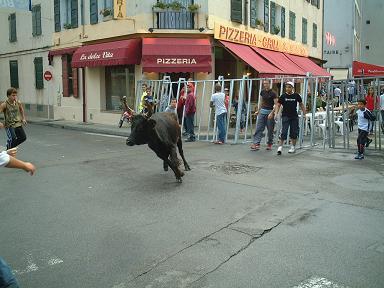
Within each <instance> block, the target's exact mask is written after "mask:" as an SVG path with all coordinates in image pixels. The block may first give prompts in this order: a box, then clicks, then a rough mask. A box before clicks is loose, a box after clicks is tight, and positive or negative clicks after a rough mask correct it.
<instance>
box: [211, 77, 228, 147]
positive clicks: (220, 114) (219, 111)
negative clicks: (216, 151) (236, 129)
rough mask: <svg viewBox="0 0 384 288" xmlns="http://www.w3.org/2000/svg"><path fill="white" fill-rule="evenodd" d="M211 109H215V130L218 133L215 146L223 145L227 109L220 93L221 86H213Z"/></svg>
mask: <svg viewBox="0 0 384 288" xmlns="http://www.w3.org/2000/svg"><path fill="white" fill-rule="evenodd" d="M210 106H211V108H213V107H215V115H216V123H217V130H218V132H219V135H218V139H219V140H218V141H215V142H214V143H215V144H224V142H225V135H226V131H227V124H226V123H227V108H226V107H225V94H224V93H223V92H221V85H220V84H219V83H217V84H216V85H215V93H214V94H212V97H211V102H210Z"/></svg>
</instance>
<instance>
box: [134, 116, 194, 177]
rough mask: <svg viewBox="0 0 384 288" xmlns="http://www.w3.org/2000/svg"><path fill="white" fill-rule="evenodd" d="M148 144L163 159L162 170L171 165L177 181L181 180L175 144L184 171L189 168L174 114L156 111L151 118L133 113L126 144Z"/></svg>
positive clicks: (181, 173) (182, 174) (181, 175)
mask: <svg viewBox="0 0 384 288" xmlns="http://www.w3.org/2000/svg"><path fill="white" fill-rule="evenodd" d="M142 144H148V146H149V148H151V149H152V150H153V151H154V152H155V153H156V155H157V156H158V157H159V158H161V159H162V160H163V167H164V170H165V171H167V170H168V166H169V167H171V169H172V170H173V172H174V173H175V176H176V179H177V181H178V182H182V180H181V177H183V176H184V173H183V172H182V171H180V169H179V160H178V159H177V153H176V145H177V148H178V150H179V154H180V156H181V158H182V159H183V163H184V168H185V170H186V171H189V170H191V169H190V168H189V165H188V163H187V161H186V160H185V158H184V152H183V144H182V142H181V133H180V126H179V123H178V122H177V117H176V114H173V113H156V114H153V115H152V116H151V118H149V119H148V118H146V117H145V116H143V115H135V116H133V118H132V125H131V135H129V137H128V138H127V145H128V146H133V145H142Z"/></svg>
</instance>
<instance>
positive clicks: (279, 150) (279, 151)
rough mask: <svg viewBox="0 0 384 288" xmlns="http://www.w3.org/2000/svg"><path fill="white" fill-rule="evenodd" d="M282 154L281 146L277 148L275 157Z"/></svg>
mask: <svg viewBox="0 0 384 288" xmlns="http://www.w3.org/2000/svg"><path fill="white" fill-rule="evenodd" d="M282 152H283V146H279V148H277V155H281V153H282Z"/></svg>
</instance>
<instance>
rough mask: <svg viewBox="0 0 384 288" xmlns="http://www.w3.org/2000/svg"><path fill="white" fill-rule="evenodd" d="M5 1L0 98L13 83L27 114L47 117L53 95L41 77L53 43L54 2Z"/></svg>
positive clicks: (0, 17)
mask: <svg viewBox="0 0 384 288" xmlns="http://www.w3.org/2000/svg"><path fill="white" fill-rule="evenodd" d="M4 2H6V3H7V4H8V3H9V6H7V5H2V6H0V35H1V41H0V95H1V96H0V101H3V100H5V99H6V91H7V89H8V88H9V87H11V86H12V87H15V88H17V89H18V93H19V98H20V99H21V101H22V102H23V103H25V104H26V106H25V109H26V112H27V113H28V114H32V115H34V116H39V117H48V107H51V108H50V115H53V98H51V99H50V98H49V96H50V94H49V93H51V92H50V91H48V90H49V89H48V85H47V82H46V81H44V79H43V74H44V71H45V70H47V68H48V66H49V65H48V52H49V50H50V49H51V47H52V45H53V42H52V34H53V20H52V13H53V5H51V1H44V0H35V1H33V3H32V6H31V7H28V5H26V7H18V6H17V5H13V1H4ZM29 9H30V10H31V11H30V10H29ZM52 117H53V116H52Z"/></svg>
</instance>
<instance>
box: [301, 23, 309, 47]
mask: <svg viewBox="0 0 384 288" xmlns="http://www.w3.org/2000/svg"><path fill="white" fill-rule="evenodd" d="M307 26H308V22H307V19H305V18H303V25H302V32H301V35H302V37H301V38H302V42H303V44H307V42H308V41H307Z"/></svg>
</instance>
